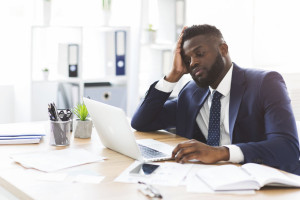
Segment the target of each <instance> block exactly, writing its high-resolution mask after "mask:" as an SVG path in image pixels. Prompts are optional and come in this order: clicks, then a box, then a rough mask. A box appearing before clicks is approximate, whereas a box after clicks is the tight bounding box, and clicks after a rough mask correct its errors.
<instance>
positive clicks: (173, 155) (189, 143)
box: [172, 140, 195, 158]
mask: <svg viewBox="0 0 300 200" xmlns="http://www.w3.org/2000/svg"><path fill="white" fill-rule="evenodd" d="M194 142H195V140H189V141H184V142H181V143H179V144H178V145H177V146H176V147H175V148H174V150H173V152H172V158H175V155H176V154H177V153H178V151H180V150H181V149H183V148H186V147H189V146H191V145H193V143H194Z"/></svg>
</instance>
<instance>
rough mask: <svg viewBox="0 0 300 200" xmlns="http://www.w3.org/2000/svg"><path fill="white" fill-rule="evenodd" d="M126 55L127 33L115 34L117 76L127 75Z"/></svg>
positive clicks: (117, 32)
mask: <svg viewBox="0 0 300 200" xmlns="http://www.w3.org/2000/svg"><path fill="white" fill-rule="evenodd" d="M125 53H126V31H116V32H115V54H116V76H122V75H125V73H126V70H125V68H126V64H125Z"/></svg>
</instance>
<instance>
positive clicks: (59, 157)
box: [10, 148, 104, 172]
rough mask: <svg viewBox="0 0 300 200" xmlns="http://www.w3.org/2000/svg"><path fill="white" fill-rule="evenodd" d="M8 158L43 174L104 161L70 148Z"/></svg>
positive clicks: (81, 150)
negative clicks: (43, 172)
mask: <svg viewBox="0 0 300 200" xmlns="http://www.w3.org/2000/svg"><path fill="white" fill-rule="evenodd" d="M10 157H11V158H12V159H13V160H14V161H15V162H18V163H20V164H21V165H23V166H24V167H26V168H35V169H38V170H41V171H45V172H53V171H57V170H60V169H64V168H68V167H73V166H77V165H82V164H86V163H92V162H97V161H102V160H103V159H104V158H103V157H100V156H98V155H95V154H92V153H90V152H89V151H87V150H84V149H71V148H70V149H63V150H54V151H39V152H33V153H21V154H13V155H11V156H10Z"/></svg>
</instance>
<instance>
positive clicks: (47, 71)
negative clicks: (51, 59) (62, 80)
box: [42, 67, 49, 81]
mask: <svg viewBox="0 0 300 200" xmlns="http://www.w3.org/2000/svg"><path fill="white" fill-rule="evenodd" d="M42 72H43V77H44V80H45V81H46V80H48V78H49V69H48V68H47V67H45V68H43V69H42Z"/></svg>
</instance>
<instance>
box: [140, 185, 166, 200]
mask: <svg viewBox="0 0 300 200" xmlns="http://www.w3.org/2000/svg"><path fill="white" fill-rule="evenodd" d="M138 183H139V184H142V186H143V187H141V188H139V191H140V192H142V193H143V194H144V195H145V196H148V197H150V198H158V199H162V198H163V196H162V195H161V194H160V192H159V191H158V189H156V188H154V187H153V186H152V185H149V184H147V183H144V182H141V181H139V182H138Z"/></svg>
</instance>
